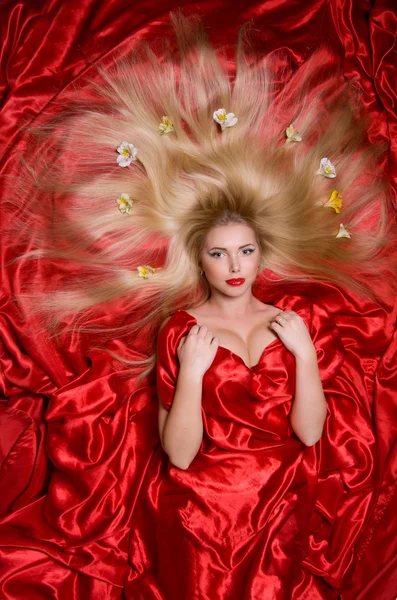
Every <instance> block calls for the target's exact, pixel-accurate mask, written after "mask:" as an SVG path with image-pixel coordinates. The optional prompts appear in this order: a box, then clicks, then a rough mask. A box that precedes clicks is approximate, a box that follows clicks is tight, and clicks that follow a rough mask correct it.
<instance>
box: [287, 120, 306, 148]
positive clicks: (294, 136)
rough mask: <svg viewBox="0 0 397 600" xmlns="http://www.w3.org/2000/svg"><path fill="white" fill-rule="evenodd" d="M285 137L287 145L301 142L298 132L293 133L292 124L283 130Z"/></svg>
mask: <svg viewBox="0 0 397 600" xmlns="http://www.w3.org/2000/svg"><path fill="white" fill-rule="evenodd" d="M285 135H286V136H287V139H286V140H285V143H286V144H288V142H301V141H302V137H301V135H300V133H299V131H295V129H294V126H293V125H292V123H291V125H290V126H289V127H287V129H286V130H285Z"/></svg>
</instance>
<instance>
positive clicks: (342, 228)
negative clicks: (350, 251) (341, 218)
mask: <svg viewBox="0 0 397 600" xmlns="http://www.w3.org/2000/svg"><path fill="white" fill-rule="evenodd" d="M335 237H337V238H343V237H345V238H351V235H350V233H349V230H348V228H347V227H345V225H343V223H341V224H340V225H339V231H338V233H337V234H336V236H335Z"/></svg>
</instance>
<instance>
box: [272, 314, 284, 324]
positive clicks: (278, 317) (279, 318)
mask: <svg viewBox="0 0 397 600" xmlns="http://www.w3.org/2000/svg"><path fill="white" fill-rule="evenodd" d="M286 322H287V320H286V318H285V317H284V316H283V315H280V314H279V315H276V316H275V317H274V321H272V323H277V325H280V327H282V326H283V323H286Z"/></svg>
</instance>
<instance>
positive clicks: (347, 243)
mask: <svg viewBox="0 0 397 600" xmlns="http://www.w3.org/2000/svg"><path fill="white" fill-rule="evenodd" d="M171 21H172V24H173V27H174V30H175V34H176V37H175V39H176V41H177V44H176V46H177V50H178V51H177V52H176V51H175V50H173V49H172V45H173V40H172V39H171V40H170V42H169V46H168V53H166V54H165V55H164V53H162V55H161V56H159V55H157V54H156V52H155V51H154V50H153V49H151V48H150V47H148V46H147V45H145V44H144V43H143V42H142V41H140V42H139V45H137V47H136V48H134V49H132V50H131V52H130V55H129V56H128V57H127V58H125V57H124V58H123V59H119V60H116V61H115V62H114V64H112V65H110V66H107V67H106V68H105V67H104V66H103V67H101V68H100V70H99V71H98V69H96V70H95V73H94V75H93V76H92V81H91V82H90V83H89V85H88V86H86V87H83V88H82V89H80V90H78V91H76V92H75V99H74V100H73V101H70V100H69V101H68V103H67V105H66V106H65V107H63V108H62V110H61V111H58V112H57V114H56V115H55V116H54V117H52V118H51V119H47V121H46V122H41V123H40V124H37V126H35V127H34V128H33V127H31V128H30V129H29V131H27V132H26V136H25V137H26V144H27V150H26V152H25V155H24V169H23V170H20V171H19V177H18V178H19V183H18V188H17V189H18V190H19V191H17V193H16V192H15V182H13V190H14V192H13V194H10V195H9V197H8V198H7V202H9V203H10V204H11V205H12V203H13V202H14V203H15V204H16V205H18V204H19V208H21V206H20V202H21V198H26V207H27V209H26V211H24V214H25V217H23V216H21V217H20V218H18V219H14V220H13V223H12V226H10V228H9V233H10V235H11V234H12V235H17V239H18V240H19V241H21V240H22V239H23V237H24V235H25V236H26V240H28V239H29V246H28V248H29V250H27V251H25V252H23V253H22V254H20V255H19V256H18V257H17V260H22V259H23V260H24V261H25V260H26V259H28V258H31V259H41V260H43V259H51V260H52V262H53V264H55V265H56V266H57V268H58V269H59V272H60V273H61V275H59V276H58V277H57V278H56V281H54V282H53V285H52V287H51V285H49V288H48V289H47V290H45V291H43V290H41V291H40V292H39V291H37V293H34V292H32V291H31V290H30V289H28V288H27V289H25V290H22V291H21V292H20V293H19V295H18V297H17V300H18V301H19V302H22V301H24V300H26V301H27V303H28V305H29V310H30V312H33V313H34V314H35V315H36V316H40V317H41V318H42V319H44V320H45V326H46V330H47V331H49V333H50V335H51V336H52V335H54V336H55V335H56V331H57V327H58V326H59V324H60V323H61V322H63V323H65V319H67V318H68V317H70V316H71V315H74V317H73V320H72V322H71V324H70V327H71V328H73V327H77V324H79V326H81V323H80V322H79V321H81V316H82V315H85V316H86V323H85V325H84V327H83V329H85V330H86V331H90V326H89V319H90V317H89V315H92V311H93V310H94V309H96V308H98V307H99V308H100V307H104V306H105V307H110V306H112V303H113V302H118V304H117V310H122V311H123V315H124V317H125V315H126V314H128V315H130V318H127V319H126V321H127V323H125V320H124V321H123V324H122V325H120V324H119V325H118V326H114V327H110V326H108V325H107V324H106V320H105V321H103V325H102V329H101V327H100V326H98V327H97V329H95V331H97V332H98V333H100V332H105V331H106V332H107V333H111V334H112V335H114V334H116V333H117V334H120V335H124V334H128V335H132V336H133V338H132V339H137V336H138V334H142V332H146V333H147V334H148V339H150V340H151V341H152V344H151V347H150V350H149V353H146V355H142V356H141V359H140V360H135V361H134V360H129V359H128V360H126V359H125V362H126V363H127V364H130V365H131V367H136V368H139V369H140V372H141V373H142V374H143V376H144V375H145V374H147V373H149V371H150V370H151V368H152V367H153V365H154V360H155V341H156V333H157V332H158V329H159V327H160V323H161V322H162V320H163V319H164V318H165V317H166V316H168V315H169V314H171V313H172V312H174V311H175V310H176V309H178V308H185V309H186V308H189V307H192V306H195V305H198V304H200V303H202V302H203V301H205V300H206V299H207V298H208V297H209V293H210V290H209V286H208V284H207V283H206V281H205V277H200V274H199V266H198V265H199V256H200V251H201V248H202V246H203V242H204V239H205V236H206V234H207V232H208V231H209V230H210V229H211V227H213V226H215V225H220V224H228V223H232V222H238V223H246V224H247V225H249V226H250V227H251V228H252V229H253V231H254V233H255V235H256V238H257V240H258V244H259V248H260V251H261V265H262V267H263V269H266V270H269V271H271V272H273V273H275V274H277V276H278V277H279V278H282V279H284V280H291V281H323V282H331V283H335V284H340V285H342V286H343V285H346V286H349V287H350V288H353V289H355V290H356V291H357V292H359V293H360V292H361V293H367V294H368V293H369V292H368V288H367V287H366V285H365V282H364V280H362V279H361V277H362V276H363V274H365V275H366V276H368V277H369V279H371V278H375V277H376V276H377V275H378V276H379V273H381V271H382V264H383V263H382V261H383V260H385V259H384V257H383V249H384V248H385V246H386V245H387V244H390V243H391V234H390V232H389V229H388V215H389V211H390V210H391V208H390V206H389V198H388V190H387V185H386V184H385V183H384V180H383V179H382V178H381V177H380V176H378V175H377V171H378V167H377V164H378V159H379V157H380V155H381V152H383V151H384V149H379V148H375V147H374V146H373V145H371V144H370V143H369V142H368V140H367V136H366V129H367V125H368V124H367V122H366V119H365V117H364V115H363V111H362V108H361V105H360V102H359V98H358V88H357V87H356V86H355V84H354V83H352V82H346V81H345V80H344V79H343V76H342V75H341V74H340V72H335V69H334V68H333V67H332V64H333V62H334V57H333V56H332V55H331V54H330V53H329V52H328V51H327V50H325V49H321V50H319V51H316V52H315V53H314V54H312V55H311V56H310V57H309V58H308V60H307V61H306V62H305V63H303V65H301V66H299V67H294V68H293V67H292V66H291V64H290V63H289V60H288V57H287V56H286V55H285V54H283V51H281V50H280V51H277V52H273V53H270V54H268V55H265V56H258V55H257V54H255V53H254V52H253V51H252V52H251V51H250V49H249V48H250V46H249V41H248V40H249V37H248V34H247V31H246V28H244V27H243V28H242V29H241V31H240V34H239V38H238V42H237V49H236V54H235V67H236V69H235V74H234V75H231V74H230V73H229V72H228V69H227V61H225V60H224V57H223V56H222V55H221V53H220V52H219V51H217V50H216V49H214V48H213V47H212V46H211V45H210V44H209V42H208V41H207V38H206V35H205V32H204V28H203V26H202V24H201V23H200V21H199V20H198V19H195V18H193V19H187V18H185V17H183V16H182V15H180V14H171ZM222 107H223V108H225V109H226V111H227V112H233V113H235V115H236V116H237V117H238V123H237V124H236V125H235V126H233V127H229V128H227V129H226V130H225V131H224V132H222V133H221V130H220V128H219V125H217V124H216V123H215V121H214V119H213V113H214V111H215V110H217V109H219V108H222ZM164 115H167V116H168V117H169V118H170V119H171V121H172V123H173V129H174V130H173V131H172V132H171V133H167V134H164V135H160V134H159V129H158V127H159V123H160V122H161V120H162V117H163V116H164ZM291 123H293V124H294V126H295V128H296V129H298V130H299V133H300V134H301V136H302V142H291V143H287V144H285V140H286V135H285V130H286V128H287V127H288V126H289V125H290V124H291ZM123 141H127V142H129V143H133V144H134V146H135V147H136V148H137V150H138V154H137V156H138V158H139V161H136V162H133V163H132V164H131V165H130V166H128V167H123V168H120V166H119V165H118V164H117V162H116V158H117V152H116V149H117V148H118V147H119V146H120V144H121V143H122V142H123ZM43 148H45V151H43ZM323 157H328V158H329V159H330V160H331V161H332V163H333V165H334V166H335V168H336V172H337V177H336V178H335V179H329V178H326V177H323V176H321V175H317V174H316V172H317V171H318V169H319V166H320V160H321V159H322V158H323ZM334 189H337V190H338V192H339V193H340V195H341V196H342V197H343V214H342V215H339V214H337V213H336V212H335V211H334V210H332V209H329V208H324V206H323V205H324V203H325V202H327V200H328V198H329V196H330V193H331V192H332V191H333V190H334ZM121 193H127V194H129V196H130V198H132V199H133V200H134V201H135V202H134V204H133V207H132V210H131V212H130V213H129V214H125V213H124V214H123V213H121V212H120V211H119V210H118V207H117V204H116V199H117V198H118V197H119V196H120V194H121ZM50 199H51V203H50ZM341 222H343V223H344V224H346V225H348V227H349V229H350V231H351V234H352V237H351V239H337V238H336V237H335V236H336V234H337V232H338V229H339V224H340V223H341ZM139 265H150V266H152V267H156V269H157V270H156V271H155V274H154V275H153V276H152V277H150V278H149V279H146V280H145V279H142V278H140V277H139V275H138V272H137V267H138V266H139ZM50 279H51V278H49V281H50ZM121 307H122V308H121ZM98 310H99V309H98ZM108 310H110V309H109V308H108ZM113 324H114V322H113ZM115 356H116V355H115Z"/></svg>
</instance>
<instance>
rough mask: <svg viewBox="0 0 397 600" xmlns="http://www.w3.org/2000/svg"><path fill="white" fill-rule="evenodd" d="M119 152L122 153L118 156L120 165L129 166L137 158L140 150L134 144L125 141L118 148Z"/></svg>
mask: <svg viewBox="0 0 397 600" xmlns="http://www.w3.org/2000/svg"><path fill="white" fill-rule="evenodd" d="M117 152H118V153H119V154H120V156H118V157H117V163H118V164H119V165H120V167H128V165H130V164H131V163H132V161H133V160H137V158H136V154H137V152H138V151H137V149H136V148H135V146H134V144H129V143H128V142H123V143H122V144H120V146H119V147H118V148H117Z"/></svg>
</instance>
